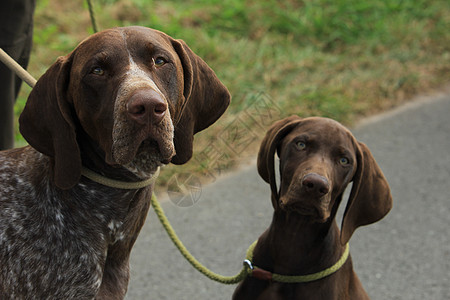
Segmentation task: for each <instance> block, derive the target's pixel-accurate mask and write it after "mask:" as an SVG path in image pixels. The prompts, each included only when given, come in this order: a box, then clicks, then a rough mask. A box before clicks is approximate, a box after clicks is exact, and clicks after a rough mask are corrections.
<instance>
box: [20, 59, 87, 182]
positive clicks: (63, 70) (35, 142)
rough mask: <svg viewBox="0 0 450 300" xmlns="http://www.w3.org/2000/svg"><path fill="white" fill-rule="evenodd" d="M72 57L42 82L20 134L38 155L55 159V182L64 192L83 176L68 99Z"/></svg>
mask: <svg viewBox="0 0 450 300" xmlns="http://www.w3.org/2000/svg"><path fill="white" fill-rule="evenodd" d="M71 64H72V63H71V55H70V54H69V55H68V56H65V57H60V58H58V59H57V61H56V62H55V63H54V64H53V65H52V66H51V67H50V68H49V69H48V70H47V72H45V74H44V75H42V77H41V78H40V79H39V80H38V82H37V83H36V86H35V87H34V88H33V90H32V91H31V93H30V96H29V97H28V101H27V103H26V105H25V108H24V110H23V112H22V114H21V115H20V118H19V124H20V132H21V133H22V135H23V137H24V138H25V139H26V140H27V141H28V143H29V144H30V145H31V146H32V147H33V148H35V149H36V150H37V151H39V152H41V153H43V154H45V155H47V156H49V157H51V159H52V168H53V180H54V182H55V184H56V186H58V187H59V188H61V189H69V188H71V187H73V186H74V185H75V184H76V183H77V182H78V180H79V179H80V176H81V156H80V149H79V148H78V143H77V140H76V132H75V124H74V121H73V119H72V111H73V110H72V109H71V104H70V103H69V100H68V99H67V87H68V84H69V77H70V69H71Z"/></svg>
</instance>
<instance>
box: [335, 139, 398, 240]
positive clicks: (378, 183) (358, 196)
mask: <svg viewBox="0 0 450 300" xmlns="http://www.w3.org/2000/svg"><path fill="white" fill-rule="evenodd" d="M355 148H356V157H357V170H356V172H355V175H354V177H353V186H352V190H351V192H350V197H349V200H348V202H347V207H346V208H345V213H344V217H343V220H342V232H341V243H342V244H346V243H347V242H348V241H349V240H350V237H351V236H352V234H353V232H354V231H355V229H356V228H358V227H359V226H363V225H368V224H372V223H375V222H377V221H379V220H381V219H382V218H383V217H384V216H385V215H386V214H387V213H388V212H389V211H390V210H391V208H392V196H391V191H390V189H389V185H388V183H387V181H386V178H385V177H384V175H383V172H382V171H381V169H380V167H379V166H378V164H377V163H376V161H375V159H374V158H373V156H372V153H371V152H370V150H369V148H367V146H366V145H365V144H363V143H358V142H355Z"/></svg>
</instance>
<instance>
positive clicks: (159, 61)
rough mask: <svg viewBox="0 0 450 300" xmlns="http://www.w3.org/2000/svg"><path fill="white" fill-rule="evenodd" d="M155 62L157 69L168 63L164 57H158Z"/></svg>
mask: <svg viewBox="0 0 450 300" xmlns="http://www.w3.org/2000/svg"><path fill="white" fill-rule="evenodd" d="M153 61H154V63H155V66H156V67H161V66H163V65H164V64H165V63H166V60H165V59H164V58H162V57H157V58H155V59H154V60H153Z"/></svg>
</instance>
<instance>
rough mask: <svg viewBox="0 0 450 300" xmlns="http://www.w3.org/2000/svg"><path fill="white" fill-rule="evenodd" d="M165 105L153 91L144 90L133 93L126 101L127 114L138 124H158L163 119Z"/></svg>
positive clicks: (165, 109)
mask: <svg viewBox="0 0 450 300" xmlns="http://www.w3.org/2000/svg"><path fill="white" fill-rule="evenodd" d="M166 111H167V103H166V102H165V101H164V99H163V98H162V97H161V95H160V94H159V93H157V92H155V91H154V90H150V89H146V90H139V91H137V92H135V93H134V94H133V95H132V96H131V97H130V100H129V101H128V104H127V112H128V115H129V116H130V117H131V119H133V120H135V121H136V122H137V123H138V124H141V125H149V124H158V123H160V122H161V121H162V119H163V118H164V115H165V114H166Z"/></svg>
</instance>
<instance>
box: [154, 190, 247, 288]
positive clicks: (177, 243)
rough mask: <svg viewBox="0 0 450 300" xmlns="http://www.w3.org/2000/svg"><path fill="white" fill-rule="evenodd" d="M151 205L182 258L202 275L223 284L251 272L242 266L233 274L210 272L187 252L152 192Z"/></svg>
mask: <svg viewBox="0 0 450 300" xmlns="http://www.w3.org/2000/svg"><path fill="white" fill-rule="evenodd" d="M152 206H153V209H154V210H155V213H156V215H157V216H158V218H159V220H160V221H161V224H162V225H163V227H164V229H165V230H166V231H167V234H168V235H169V237H170V239H171V240H172V242H173V243H174V244H175V246H176V247H177V248H178V250H179V251H180V253H181V254H182V255H183V256H184V258H186V260H187V261H188V262H189V263H190V264H191V265H192V266H193V267H194V268H195V269H196V270H198V271H199V272H200V273H202V274H203V275H205V276H206V277H208V278H210V279H212V280H214V281H217V282H220V283H223V284H235V283H238V282H241V281H242V280H244V278H245V277H247V276H248V275H249V274H250V273H251V270H250V268H248V267H245V266H244V267H243V268H242V270H241V271H240V272H239V273H238V274H237V275H235V276H222V275H219V274H216V273H214V272H212V271H211V270H209V269H208V268H206V267H205V266H203V265H202V264H201V263H200V262H199V261H198V260H197V259H196V258H195V257H194V256H193V255H192V254H191V253H189V251H188V250H187V249H186V247H185V246H184V245H183V243H182V242H181V241H180V239H179V238H178V236H177V234H176V233H175V231H174V230H173V228H172V225H170V223H169V221H168V220H167V218H166V216H165V215H164V211H163V209H162V208H161V205H160V204H159V202H158V201H157V200H156V197H155V195H154V194H153V196H152ZM254 244H255V245H256V243H254ZM249 250H250V249H249ZM251 250H252V251H251V252H253V249H251Z"/></svg>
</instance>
